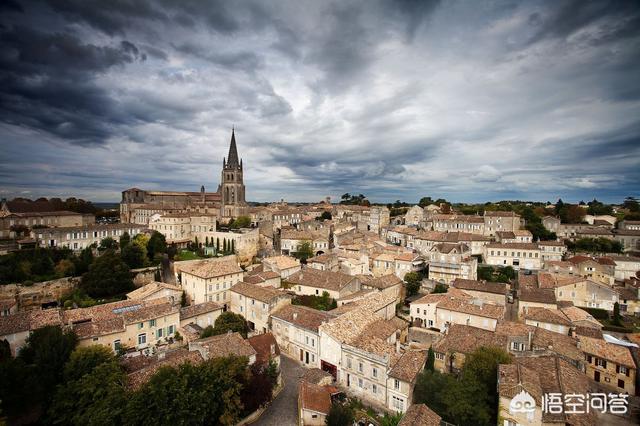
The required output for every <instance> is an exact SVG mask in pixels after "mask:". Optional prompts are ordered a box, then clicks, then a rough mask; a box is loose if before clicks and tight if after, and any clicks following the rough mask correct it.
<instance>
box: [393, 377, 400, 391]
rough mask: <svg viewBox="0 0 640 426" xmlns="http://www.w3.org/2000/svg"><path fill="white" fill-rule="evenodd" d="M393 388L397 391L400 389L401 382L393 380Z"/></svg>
mask: <svg viewBox="0 0 640 426" xmlns="http://www.w3.org/2000/svg"><path fill="white" fill-rule="evenodd" d="M393 388H394V389H396V390H398V389H400V380H398V379H393Z"/></svg>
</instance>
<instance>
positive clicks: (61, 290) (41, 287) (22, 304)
mask: <svg viewBox="0 0 640 426" xmlns="http://www.w3.org/2000/svg"><path fill="white" fill-rule="evenodd" d="M79 282H80V277H64V278H58V279H56V280H51V281H43V282H39V283H34V284H33V285H30V286H25V285H22V284H7V285H4V286H0V299H14V300H16V301H17V302H18V310H19V311H27V310H32V309H42V307H43V305H49V304H57V302H58V300H60V299H61V298H62V296H64V295H65V294H68V293H70V292H72V291H73V290H74V289H75V288H76V287H77V285H78V283H79Z"/></svg>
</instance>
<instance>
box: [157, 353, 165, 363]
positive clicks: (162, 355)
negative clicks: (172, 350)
mask: <svg viewBox="0 0 640 426" xmlns="http://www.w3.org/2000/svg"><path fill="white" fill-rule="evenodd" d="M165 355H166V353H165V352H158V361H160V360H163V359H164V357H165Z"/></svg>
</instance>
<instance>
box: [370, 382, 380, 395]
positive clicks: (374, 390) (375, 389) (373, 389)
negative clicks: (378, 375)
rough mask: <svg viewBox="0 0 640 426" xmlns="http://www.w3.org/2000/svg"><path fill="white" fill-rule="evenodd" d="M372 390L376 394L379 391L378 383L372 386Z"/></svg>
mask: <svg viewBox="0 0 640 426" xmlns="http://www.w3.org/2000/svg"><path fill="white" fill-rule="evenodd" d="M371 392H373V393H374V394H376V393H378V385H376V384H375V383H374V384H373V385H372V386H371Z"/></svg>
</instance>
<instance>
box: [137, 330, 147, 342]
mask: <svg viewBox="0 0 640 426" xmlns="http://www.w3.org/2000/svg"><path fill="white" fill-rule="evenodd" d="M145 343H147V333H142V334H138V344H139V345H144V344H145Z"/></svg>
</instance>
